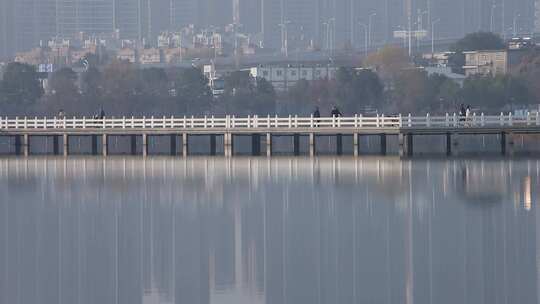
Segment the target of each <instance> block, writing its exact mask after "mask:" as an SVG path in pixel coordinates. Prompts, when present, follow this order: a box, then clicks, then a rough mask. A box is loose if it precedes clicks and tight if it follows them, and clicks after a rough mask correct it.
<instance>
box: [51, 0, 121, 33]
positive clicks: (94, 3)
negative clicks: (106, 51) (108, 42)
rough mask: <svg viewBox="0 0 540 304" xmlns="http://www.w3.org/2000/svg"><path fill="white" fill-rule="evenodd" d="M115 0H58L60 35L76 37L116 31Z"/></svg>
mask: <svg viewBox="0 0 540 304" xmlns="http://www.w3.org/2000/svg"><path fill="white" fill-rule="evenodd" d="M114 9H115V7H114V0H58V1H56V22H57V24H56V27H57V35H58V36H60V37H66V38H69V37H74V36H75V35H77V34H78V33H80V32H85V33H89V34H99V33H111V32H113V31H114V29H115V26H114V17H115V16H114V12H115V10H114Z"/></svg>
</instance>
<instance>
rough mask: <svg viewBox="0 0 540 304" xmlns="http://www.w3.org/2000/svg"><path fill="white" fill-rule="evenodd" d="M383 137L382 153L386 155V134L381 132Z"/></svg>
mask: <svg viewBox="0 0 540 304" xmlns="http://www.w3.org/2000/svg"><path fill="white" fill-rule="evenodd" d="M379 138H380V139H381V155H386V134H380V135H379Z"/></svg>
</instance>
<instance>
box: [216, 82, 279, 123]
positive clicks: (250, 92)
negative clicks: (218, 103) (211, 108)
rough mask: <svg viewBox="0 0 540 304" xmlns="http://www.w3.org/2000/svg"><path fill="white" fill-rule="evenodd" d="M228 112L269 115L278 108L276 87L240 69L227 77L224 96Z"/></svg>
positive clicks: (225, 107)
mask: <svg viewBox="0 0 540 304" xmlns="http://www.w3.org/2000/svg"><path fill="white" fill-rule="evenodd" d="M222 102H223V104H224V109H225V112H226V113H235V114H238V115H268V114H274V113H275V109H276V93H275V91H274V87H273V86H272V84H270V83H269V82H268V81H266V80H265V79H263V78H253V77H251V75H250V74H249V72H244V71H238V72H233V73H231V74H229V75H228V76H227V77H226V78H225V93H224V95H223V97H222Z"/></svg>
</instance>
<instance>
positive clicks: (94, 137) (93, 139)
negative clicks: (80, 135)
mask: <svg viewBox="0 0 540 304" xmlns="http://www.w3.org/2000/svg"><path fill="white" fill-rule="evenodd" d="M90 141H91V146H92V148H91V150H92V151H91V153H92V155H98V136H97V135H90Z"/></svg>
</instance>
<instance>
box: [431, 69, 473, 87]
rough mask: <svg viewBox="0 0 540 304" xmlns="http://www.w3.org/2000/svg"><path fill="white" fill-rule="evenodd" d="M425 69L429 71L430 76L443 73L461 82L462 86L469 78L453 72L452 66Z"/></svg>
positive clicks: (458, 82)
mask: <svg viewBox="0 0 540 304" xmlns="http://www.w3.org/2000/svg"><path fill="white" fill-rule="evenodd" d="M424 70H425V71H426V72H427V73H428V76H431V75H443V76H445V77H447V78H448V79H451V80H453V81H454V82H455V83H457V84H459V86H460V87H461V86H463V82H465V79H466V78H467V77H466V76H465V75H463V74H457V73H454V72H452V68H451V67H447V66H433V67H425V68H424Z"/></svg>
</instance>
